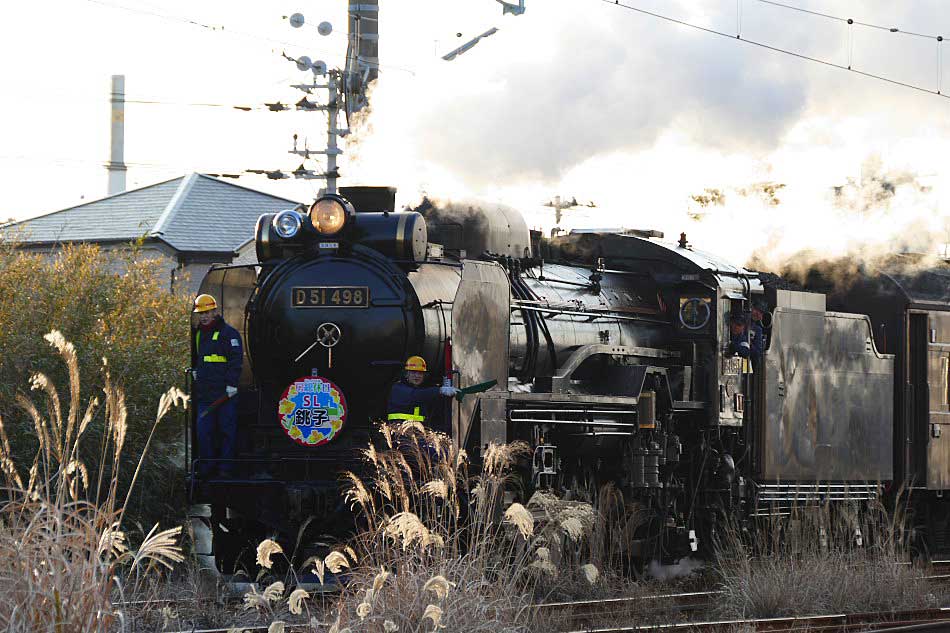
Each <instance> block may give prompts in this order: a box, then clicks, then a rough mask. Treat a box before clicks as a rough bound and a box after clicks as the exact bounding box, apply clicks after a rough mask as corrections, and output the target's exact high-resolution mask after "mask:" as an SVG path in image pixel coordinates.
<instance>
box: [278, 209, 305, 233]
mask: <svg viewBox="0 0 950 633" xmlns="http://www.w3.org/2000/svg"><path fill="white" fill-rule="evenodd" d="M301 226H303V218H301V217H300V214H299V213H297V212H296V211H281V212H280V213H278V214H277V215H276V216H274V230H276V231H277V235H279V236H281V237H282V238H284V239H285V240H288V239H290V238H292V237H294V236H295V235H297V233H299V232H300V227H301Z"/></svg>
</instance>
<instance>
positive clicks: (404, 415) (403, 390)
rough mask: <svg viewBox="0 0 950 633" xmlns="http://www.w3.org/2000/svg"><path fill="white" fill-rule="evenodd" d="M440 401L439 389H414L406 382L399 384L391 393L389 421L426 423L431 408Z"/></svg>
mask: <svg viewBox="0 0 950 633" xmlns="http://www.w3.org/2000/svg"><path fill="white" fill-rule="evenodd" d="M438 401H439V387H413V386H412V385H410V384H409V383H407V382H405V381H400V382H397V383H396V384H394V385H393V388H392V391H390V392H389V404H388V405H387V407H386V411H387V412H388V413H389V416H388V419H390V420H414V421H416V422H425V420H426V417H427V415H428V413H429V407H430V406H431V405H433V404H435V403H437V402H438Z"/></svg>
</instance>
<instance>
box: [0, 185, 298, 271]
mask: <svg viewBox="0 0 950 633" xmlns="http://www.w3.org/2000/svg"><path fill="white" fill-rule="evenodd" d="M297 204H298V203H297V202H296V201H294V200H288V199H286V198H279V197H277V196H272V195H270V194H266V193H262V192H260V191H255V190H253V189H248V188H247V187H241V186H239V185H235V184H233V183H230V182H225V181H222V180H218V179H216V178H212V177H210V176H205V175H203V174H189V175H187V176H183V177H180V178H175V179H173V180H168V181H165V182H161V183H158V184H155V185H150V186H148V187H143V188H141V189H135V190H132V191H125V192H122V193H119V194H116V195H113V196H109V197H108V198H103V199H101V200H96V201H94V202H88V203H86V204H81V205H79V206H77V207H71V208H69V209H63V210H62V211H54V212H53V213H49V214H47V215H43V216H39V217H36V218H31V219H29V220H24V221H22V222H16V223H14V224H9V225H6V226H4V227H2V229H0V235H2V236H7V237H15V238H16V239H17V240H18V241H20V242H21V243H24V244H48V243H56V242H99V241H110V240H134V239H137V238H139V237H143V236H145V237H154V238H157V239H161V240H163V241H165V242H167V243H168V244H169V245H171V246H172V247H173V248H175V249H176V250H179V251H203V252H227V251H234V250H235V249H237V248H238V247H239V246H240V245H241V244H243V243H244V242H246V241H247V240H248V239H249V238H251V237H253V234H254V226H255V224H256V222H257V218H258V217H259V216H260V215H261V214H262V213H273V212H275V211H279V210H281V209H288V208H293V207H294V206H296V205H297Z"/></svg>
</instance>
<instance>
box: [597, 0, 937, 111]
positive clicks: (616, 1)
mask: <svg viewBox="0 0 950 633" xmlns="http://www.w3.org/2000/svg"><path fill="white" fill-rule="evenodd" d="M600 1H601V2H603V3H605V4H610V5H613V6H617V7H621V8H623V9H628V10H630V11H635V12H637V13H642V14H643V15H648V16H650V17H654V18H657V19H658V20H665V21H667V22H671V23H673V24H679V25H680V26H685V27H688V28H691V29H695V30H697V31H703V32H704V33H709V34H711V35H718V36H720V37H725V38H729V39H730V40H738V41H740V42H745V43H746V44H751V45H752V46H758V47H759V48H764V49H766V50H770V51H775V52H776V53H783V54H785V55H790V56H792V57H797V58H798V59H804V60H807V61H810V62H815V63H816V64H822V65H823V66H830V67H831V68H837V69H839V70H846V71H848V72H852V73H855V74H856V75H862V76H864V77H870V78H871V79H877V80H879V81H884V82H887V83H889V84H893V85H895V86H901V87H903V88H910V89H911V90H917V91H919V92H925V93H927V94H931V95H936V96H938V97H943V98H944V99H947V98H950V95H945V94H943V93H942V92H941V90H940V81H939V78H938V82H937V85H938V87H937V89H936V90H931V89H930V88H925V87H923V86H918V85H916V84H912V83H908V82H904V81H899V80H897V79H892V78H890V77H885V76H883V75H877V74H875V73H871V72H867V71H864V70H858V69H856V68H854V67H852V66H851V65H850V64H849V65H848V66H845V65H843V64H838V63H836V62H832V61H829V60H827V59H821V58H819V57H813V56H811V55H805V54H804V53H798V52H795V51H791V50H788V49H785V48H781V47H779V46H774V45H772V44H767V43H765V42H759V41H756V40H752V39H749V38H745V37H742V35H741V33H726V32H725V31H719V30H716V29H713V28H710V27H707V26H701V25H699V24H693V23H692V22H687V21H686V20H681V19H679V18H674V17H672V16H669V15H663V14H662V13H656V12H654V11H647V10H646V9H642V8H640V7H636V6H633V5H630V4H624V3H622V2H620V0H600ZM762 1H764V0H762ZM773 4H774V3H773ZM898 32H899V31H898ZM935 37H936V38H939V39H938V46H939V45H940V44H942V43H943V38H942V37H941V36H935ZM939 60H940V57H939V55H938V74H939V73H940V72H941V70H942V68H941V64H940V63H939Z"/></svg>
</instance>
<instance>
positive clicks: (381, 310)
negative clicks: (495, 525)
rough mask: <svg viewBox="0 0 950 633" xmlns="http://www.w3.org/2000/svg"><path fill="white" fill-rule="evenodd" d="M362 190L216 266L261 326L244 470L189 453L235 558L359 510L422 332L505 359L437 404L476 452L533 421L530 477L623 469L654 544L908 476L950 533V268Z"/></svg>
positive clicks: (250, 373) (473, 364)
mask: <svg viewBox="0 0 950 633" xmlns="http://www.w3.org/2000/svg"><path fill="white" fill-rule="evenodd" d="M341 193H342V195H326V196H323V197H321V198H319V199H318V200H317V201H316V202H315V203H314V204H313V205H312V206H311V207H310V208H309V209H305V208H299V209H292V210H287V211H283V212H280V213H277V214H266V215H262V216H261V217H260V219H259V221H258V224H257V228H256V235H255V239H256V248H257V256H258V263H257V264H255V265H250V266H219V267H213V268H212V269H211V270H210V271H209V273H208V275H207V276H206V278H205V279H204V280H203V283H202V286H201V292H206V293H210V294H212V295H214V296H215V297H217V298H218V300H219V305H220V306H221V307H222V309H223V313H224V317H225V319H226V320H227V321H228V322H230V323H232V324H235V325H239V324H243V327H244V334H245V341H246V345H245V355H246V357H245V364H244V372H243V375H242V380H241V385H240V390H239V396H238V397H239V404H238V411H239V432H238V436H239V442H240V445H239V449H238V455H237V458H236V459H235V460H233V461H234V463H233V464H232V466H233V467H232V468H231V469H229V470H230V472H231V473H232V474H231V476H229V477H228V478H226V479H225V478H215V479H206V480H202V479H201V478H200V476H199V472H202V471H203V469H202V468H201V464H200V460H197V459H194V460H191V462H190V463H191V472H190V477H189V485H190V488H189V489H190V491H191V496H192V501H193V502H194V503H196V504H206V506H205V507H210V512H206V513H204V514H203V515H202V516H200V517H199V519H200V520H201V521H203V522H204V524H205V525H207V526H208V527H210V531H211V535H212V539H211V545H210V547H211V553H213V555H214V557H215V560H216V564H217V566H218V568H219V569H220V570H221V571H222V572H225V573H229V572H232V571H233V570H234V569H235V568H236V567H238V566H240V565H241V564H242V560H243V559H242V557H243V556H244V555H246V553H247V552H250V551H253V546H254V545H255V544H256V543H257V542H258V541H259V540H260V539H261V538H264V537H276V538H277V539H278V540H285V541H287V542H289V543H291V544H292V543H294V542H298V541H299V540H300V539H301V529H302V528H305V530H304V531H305V532H306V536H305V537H303V538H304V539H305V540H307V539H316V540H319V539H320V538H321V535H323V534H339V533H341V532H343V531H345V530H346V529H348V526H349V525H350V524H349V521H351V520H352V519H351V518H349V515H348V513H347V512H345V508H344V506H343V503H342V499H341V496H340V491H339V480H338V476H339V472H340V471H341V470H343V469H358V468H359V463H358V462H359V460H358V457H357V449H360V448H364V447H365V446H366V443H367V442H368V441H369V440H370V438H371V436H372V433H373V425H374V421H375V420H380V419H385V414H386V411H385V406H386V399H387V395H388V391H389V386H390V385H391V384H392V383H393V382H394V381H396V380H398V379H399V377H400V374H401V371H402V365H403V363H404V360H405V359H406V358H407V357H408V356H410V355H420V356H422V357H423V358H425V359H426V361H427V362H428V365H429V367H430V369H431V368H438V369H436V370H435V371H431V372H430V373H431V374H437V375H435V376H432V378H433V379H438V380H441V379H442V377H443V375H442V374H443V373H444V375H446V376H449V377H451V378H453V380H454V381H455V384H456V385H458V386H462V387H465V386H468V385H473V384H476V383H484V382H486V381H490V380H495V381H497V386H496V387H494V388H492V389H490V390H488V391H486V392H484V393H481V394H478V395H477V396H476V397H466V398H465V399H463V400H462V401H461V402H453V403H452V404H451V405H449V406H446V407H445V410H444V412H442V415H443V416H444V419H442V420H437V421H433V423H438V424H444V425H445V427H444V428H451V430H452V436H453V438H454V440H455V441H456V442H457V443H458V445H459V446H462V447H464V448H466V450H467V451H468V454H469V455H470V457H471V458H472V459H473V460H474V461H475V462H476V463H477V461H478V458H479V455H480V454H481V451H483V450H484V448H485V447H486V446H487V445H488V444H489V443H490V442H511V441H513V440H523V441H525V442H527V443H528V444H529V446H530V447H531V450H532V451H533V454H532V456H531V458H530V459H528V460H526V461H525V462H524V463H523V464H521V465H520V470H519V473H520V475H521V480H522V484H523V486H522V488H523V494H527V495H530V494H531V493H532V492H533V491H534V490H539V489H546V490H550V491H552V492H554V493H556V494H559V495H570V496H572V497H573V498H578V497H583V496H590V495H591V494H595V493H596V490H598V489H599V487H600V486H602V485H604V484H606V483H612V484H613V485H615V486H616V488H617V489H618V490H619V491H620V492H622V494H623V496H624V499H625V500H626V502H627V503H628V504H630V505H632V506H635V507H636V508H637V509H638V511H639V512H641V513H643V514H644V515H645V516H646V517H648V520H646V521H645V522H644V524H643V526H642V527H640V528H639V529H638V531H637V532H636V533H635V534H633V535H631V538H630V542H629V544H628V546H629V548H630V551H631V552H632V553H633V554H634V555H636V556H639V557H642V558H644V559H650V558H664V559H675V558H679V557H682V556H685V555H689V554H691V553H693V552H699V553H700V554H702V553H703V552H706V551H708V548H710V547H711V545H712V540H713V538H712V536H713V534H714V533H715V530H716V529H717V526H721V525H722V523H723V522H724V521H725V520H727V519H728V518H730V517H740V518H742V519H744V520H748V519H749V518H753V517H762V516H770V515H774V514H781V513H782V512H787V511H788V508H789V507H790V506H791V505H793V504H797V503H801V502H803V501H830V502H867V501H869V500H872V499H877V498H881V497H883V496H886V495H888V494H893V491H894V490H895V489H896V488H897V487H899V486H901V485H905V486H906V487H907V489H909V490H911V491H912V495H911V497H912V505H911V509H912V511H913V514H914V520H913V524H914V526H915V530H916V533H917V534H918V535H919V536H920V539H921V542H922V543H924V544H925V545H924V546H925V547H926V548H928V549H930V550H931V551H937V550H945V549H946V548H947V546H948V545H950V543H948V536H950V534H948V510H950V505H948V503H947V501H946V500H945V498H944V492H945V491H947V490H948V489H950V463H948V461H950V432H948V434H947V435H946V436H944V435H943V433H942V431H943V430H944V428H945V427H946V426H947V425H948V424H950V407H948V404H950V395H948V394H950V379H948V359H950V292H948V287H950V286H948V284H947V283H946V281H947V280H946V278H945V277H942V276H941V273H940V272H939V271H930V272H920V271H918V272H915V273H914V274H908V275H904V276H901V275H900V274H896V273H893V274H892V273H880V274H875V275H868V276H866V278H864V279H863V280H858V281H860V283H858V281H856V282H855V283H852V284H850V285H849V286H848V288H847V289H845V290H839V289H837V287H836V286H834V285H827V287H825V288H824V289H825V290H826V292H825V293H816V292H803V291H800V290H789V289H787V287H786V286H785V285H784V284H783V283H781V280H780V279H779V280H776V279H775V278H774V277H766V276H763V275H759V274H758V273H755V272H753V271H750V270H746V269H744V268H739V267H736V266H733V265H731V264H729V263H726V262H724V261H722V260H720V259H718V258H716V257H714V256H712V255H709V254H707V253H704V252H701V251H700V250H698V249H695V248H693V247H692V246H691V245H690V244H689V243H688V242H687V240H686V236H685V235H681V237H680V240H679V242H678V243H675V244H671V243H667V242H664V241H662V239H661V238H662V237H663V236H662V235H661V234H659V233H657V232H655V231H601V232H577V231H575V232H572V233H570V234H565V235H554V236H551V237H546V236H542V235H541V234H540V233H539V232H535V231H529V230H528V229H527V226H526V224H525V222H524V220H523V218H522V217H521V216H520V215H519V214H518V213H516V212H514V211H512V210H510V209H506V208H497V209H487V208H481V207H475V206H471V207H470V206H464V205H463V206H452V205H442V206H439V205H433V204H430V203H428V202H424V203H423V205H421V206H420V207H419V208H417V209H414V210H405V211H396V210H395V209H394V202H395V191H394V190H393V189H390V188H376V187H353V188H344V189H342V190H341ZM816 284H817V282H816ZM753 300H756V301H760V302H764V303H765V304H766V305H767V310H766V314H765V318H764V322H765V325H766V331H767V332H768V340H767V348H766V349H765V351H764V353H763V354H762V355H761V357H759V358H756V359H754V361H755V363H754V367H753V372H752V373H749V371H748V368H747V367H746V364H745V363H744V362H743V359H741V358H738V357H735V356H733V355H731V354H730V353H729V352H728V351H727V349H728V346H729V342H730V332H729V322H730V317H731V316H732V315H743V318H746V319H747V318H748V316H747V315H748V313H749V310H750V306H751V302H752V301H753ZM191 424H192V427H191V429H192V433H191V442H190V444H189V446H188V449H187V450H188V454H189V458H190V457H191V455H192V453H193V452H195V451H192V450H191V444H193V442H194V424H195V419H194V417H193V415H192V420H191ZM195 453H196V452H195ZM204 470H206V469H204ZM292 549H293V548H287V551H291V550H292ZM245 562H246V561H245Z"/></svg>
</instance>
